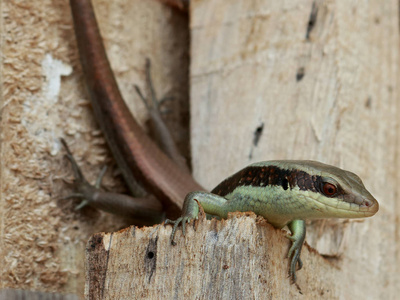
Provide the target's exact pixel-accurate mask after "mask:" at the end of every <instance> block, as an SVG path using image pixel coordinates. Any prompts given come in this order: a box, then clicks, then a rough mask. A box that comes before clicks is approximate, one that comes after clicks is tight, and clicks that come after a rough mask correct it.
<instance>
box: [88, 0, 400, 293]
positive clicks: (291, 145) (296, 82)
mask: <svg viewBox="0 0 400 300" xmlns="http://www.w3.org/2000/svg"><path fill="white" fill-rule="evenodd" d="M397 8H398V3H397V2H396V1H386V2H384V3H383V2H381V1H369V2H363V3H359V2H358V3H349V2H348V1H314V2H312V1H295V2H285V1H268V0H262V1H247V0H234V1H211V0H203V1H193V2H192V7H191V14H192V15H191V38H192V43H191V45H192V55H191V58H192V61H191V107H192V111H191V122H192V149H193V158H194V160H193V166H194V172H195V175H196V177H197V178H198V179H199V180H200V181H201V182H202V183H204V184H205V185H206V186H207V187H209V188H212V187H213V186H215V185H216V183H218V182H219V181H221V180H222V179H223V178H224V177H226V176H227V175H229V174H231V173H233V172H234V171H236V170H237V169H240V168H241V167H243V166H245V165H246V164H248V163H250V162H253V161H257V160H267V159H315V160H320V161H323V162H326V163H330V164H335V165H337V166H339V167H343V168H345V169H348V170H351V171H354V172H355V173H357V174H359V175H360V176H361V177H362V178H363V180H364V183H365V185H366V186H367V188H368V189H369V190H370V191H371V192H372V194H374V195H375V196H376V198H377V199H378V200H379V201H380V207H381V209H380V212H379V213H378V214H377V216H375V217H373V218H371V219H368V220H365V221H334V220H329V221H323V222H313V224H311V225H313V226H308V227H309V228H308V232H309V235H308V236H309V237H308V238H307V240H308V241H309V242H310V243H312V244H313V245H314V246H315V248H316V250H314V248H311V247H307V246H306V247H304V250H303V252H302V260H303V262H304V267H303V269H302V270H301V271H298V286H295V285H290V283H289V279H288V278H287V260H286V259H285V254H286V251H287V249H288V247H289V242H288V241H287V240H286V239H285V236H284V233H283V232H282V231H281V230H276V229H274V228H272V227H271V226H269V225H268V224H267V223H266V222H265V221H263V220H261V221H260V220H259V221H258V222H257V221H256V220H255V217H254V216H253V217H251V216H250V217H238V215H237V214H235V216H234V217H233V218H231V219H229V220H227V221H224V220H223V221H216V220H212V221H204V220H200V221H198V222H196V223H195V224H194V227H193V226H189V232H188V234H187V236H186V237H185V238H182V236H181V234H180V233H178V236H177V242H178V245H177V246H176V247H172V246H170V245H169V243H168V237H169V234H170V230H171V229H170V227H160V228H158V229H153V228H142V229H137V228H134V227H131V228H130V229H129V230H125V231H121V232H117V233H113V234H108V235H103V240H104V242H103V243H97V244H96V245H97V247H100V248H101V251H100V250H99V252H101V253H106V254H107V257H108V258H109V260H108V263H107V266H104V265H103V269H102V271H103V272H105V273H106V276H105V277H106V279H105V281H104V284H103V286H102V287H101V288H102V290H103V291H104V294H103V296H104V298H105V299H112V298H115V297H126V298H129V297H133V298H134V297H141V298H144V299H151V298H157V297H164V298H189V299H191V298H195V299H196V298H201V299H203V298H227V299H230V298H239V299H242V298H244V299H247V298H248V299H254V298H255V299H259V298H261V299H263V298H273V299H296V298H303V297H304V296H305V297H307V298H310V299H320V298H328V299H353V298H354V299H361V298H362V299H364V298H371V299H378V298H385V299H386V298H388V299H390V298H396V296H397V287H398V286H399V281H400V273H399V271H398V270H397V266H398V265H399V262H400V257H399V255H400V254H399V253H400V251H398V249H399V246H400V245H399V243H400V242H399V241H400V239H399V231H398V230H397V229H396V228H397V227H398V218H397V217H396V212H397V211H399V204H398V201H396V199H397V197H396V195H397V194H398V192H399V186H398V184H397V182H398V180H399V175H398V172H397V170H398V168H399V162H398V159H397V157H398V154H399V153H398V150H397V148H398V140H399V138H398V135H399V132H398V121H397V118H398V117H397V116H398V113H399V104H398V101H397V98H398V95H399V90H398V86H399V71H398V68H399V67H398V66H399V53H398V44H399V38H398V37H399V32H398V31H399V29H398V9H397ZM255 134H257V135H258V136H259V139H258V143H255V142H254V140H255ZM388 241H389V243H388ZM89 245H90V244H89ZM383 245H384V246H383ZM149 249H151V250H149ZM104 255H105V254H104ZM90 257H91V256H90V254H89V253H88V258H90ZM88 278H91V274H90V273H88ZM89 287H90V285H89V286H87V289H88V288H89ZM300 290H301V292H302V293H303V295H301V294H300Z"/></svg>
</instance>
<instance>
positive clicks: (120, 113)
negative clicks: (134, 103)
mask: <svg viewBox="0 0 400 300" xmlns="http://www.w3.org/2000/svg"><path fill="white" fill-rule="evenodd" d="M70 3H71V8H72V13H73V17H74V26H75V32H76V36H77V41H78V48H79V53H80V57H81V61H82V66H83V70H84V73H85V77H86V83H87V86H88V88H89V93H90V96H91V100H92V106H93V110H94V113H95V117H96V119H97V121H98V123H99V124H100V127H101V128H102V130H103V132H104V135H105V137H106V140H107V142H108V144H109V146H110V149H111V151H112V153H113V155H114V157H115V159H116V161H117V163H118V165H119V167H120V169H121V170H122V173H123V175H124V178H125V180H126V181H127V184H128V185H129V187H130V189H131V191H132V193H133V195H138V196H141V194H142V193H143V192H142V190H141V189H140V188H138V187H137V186H136V185H134V184H133V182H135V179H138V180H139V182H140V184H142V185H143V186H144V188H145V189H146V190H148V191H150V192H151V193H152V194H154V195H155V196H156V197H157V198H158V199H160V200H161V201H162V202H163V204H164V205H165V208H166V209H171V208H170V207H171V206H172V207H173V210H175V211H176V210H177V209H179V208H180V207H181V206H182V203H183V199H185V201H184V203H183V204H184V205H183V214H182V217H181V218H179V219H177V220H176V221H170V220H167V221H166V223H174V227H173V230H172V233H171V243H174V236H175V233H176V229H177V226H178V225H179V224H182V227H183V228H182V229H183V233H184V231H185V224H186V223H187V222H190V221H191V220H193V219H196V218H197V217H198V212H199V207H198V204H200V205H201V206H202V207H203V209H204V211H205V212H206V213H210V214H213V215H217V216H220V217H222V218H225V217H226V216H227V214H228V212H233V211H253V212H255V213H256V214H258V215H261V216H263V217H264V218H266V219H267V220H268V221H269V222H270V223H271V224H272V225H274V226H275V227H277V228H282V227H283V226H285V225H287V226H288V227H289V229H290V231H291V232H292V235H288V238H289V239H290V240H291V241H292V246H291V248H290V250H289V253H288V256H289V257H290V258H291V262H290V267H289V274H290V276H291V278H292V280H293V281H295V280H296V274H295V271H296V266H298V267H299V268H301V266H302V263H301V260H300V252H301V248H302V245H303V242H304V239H305V222H304V220H306V219H315V218H318V219H320V218H364V217H369V216H372V215H374V214H375V213H376V212H377V211H378V209H379V205H378V202H377V201H376V200H375V199H374V197H372V195H371V194H370V193H369V192H368V191H367V190H366V188H365V187H364V185H363V183H362V182H361V180H360V179H359V178H358V177H357V176H356V175H355V174H353V173H351V172H348V171H344V170H342V169H339V168H336V167H333V166H329V165H325V164H322V163H318V162H314V161H270V162H260V163H257V164H253V165H250V166H248V167H246V168H245V169H243V170H241V171H239V172H238V173H236V174H234V175H232V176H231V177H229V178H227V179H226V180H224V181H223V182H222V183H221V184H219V185H218V186H217V187H216V188H215V189H214V190H212V191H211V193H207V192H204V189H203V188H202V187H201V186H200V185H199V184H198V183H197V182H196V181H195V180H194V179H193V178H192V177H191V176H190V174H188V173H187V172H186V171H185V170H182V169H181V168H179V167H178V166H177V165H176V164H175V163H174V162H173V161H172V160H171V159H169V158H168V157H167V156H166V155H165V154H164V153H162V151H161V150H160V149H159V148H158V147H157V146H156V145H155V144H154V143H153V142H152V141H151V140H150V139H149V138H148V137H147V135H146V134H145V133H144V132H143V131H142V129H141V128H140V127H139V125H138V124H137V122H136V121H135V119H134V118H133V116H132V115H131V114H130V113H129V110H128V108H127V106H126V104H125V103H124V101H123V99H122V97H121V94H120V92H119V90H118V86H117V83H116V81H115V78H114V76H113V73H112V71H111V68H110V65H109V63H108V60H107V57H106V53H105V50H104V46H103V44H102V41H101V36H100V33H99V30H98V27H97V23H96V20H95V16H94V13H93V8H92V6H91V3H90V1H89V0H70ZM138 189H139V192H138ZM185 196H186V198H185ZM115 200H116V199H114V201H115Z"/></svg>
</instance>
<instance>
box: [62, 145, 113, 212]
mask: <svg viewBox="0 0 400 300" xmlns="http://www.w3.org/2000/svg"><path fill="white" fill-rule="evenodd" d="M60 141H61V143H62V144H63V146H64V148H65V151H66V152H67V154H66V157H67V158H68V160H69V162H70V163H71V167H72V171H73V173H74V181H73V186H74V189H75V192H74V193H71V194H69V195H67V196H65V197H62V198H61V199H63V200H65V199H72V198H78V199H82V202H81V203H80V204H78V205H77V206H76V207H75V210H80V209H82V208H84V207H85V206H87V205H89V204H90V202H91V199H92V198H93V195H94V194H95V192H96V191H97V190H98V189H99V188H100V186H101V181H102V180H103V177H104V174H105V172H106V170H107V167H103V169H102V170H101V172H100V174H99V177H98V178H97V180H96V183H95V184H94V185H91V184H90V183H89V182H88V181H87V180H86V178H85V176H84V175H83V173H82V171H81V169H80V168H79V166H78V164H77V162H76V160H75V158H74V156H73V155H72V152H71V150H70V149H69V147H68V144H67V142H66V141H65V140H64V139H63V138H61V139H60Z"/></svg>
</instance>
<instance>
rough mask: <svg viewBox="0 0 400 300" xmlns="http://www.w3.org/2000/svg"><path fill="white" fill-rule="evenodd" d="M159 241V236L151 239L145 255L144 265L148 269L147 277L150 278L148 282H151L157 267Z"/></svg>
mask: <svg viewBox="0 0 400 300" xmlns="http://www.w3.org/2000/svg"><path fill="white" fill-rule="evenodd" d="M157 242H158V237H156V238H155V239H151V240H149V244H148V245H147V249H146V254H145V257H144V265H145V270H146V277H147V278H148V279H147V280H148V283H150V281H151V278H152V277H153V274H154V272H155V270H156V267H157Z"/></svg>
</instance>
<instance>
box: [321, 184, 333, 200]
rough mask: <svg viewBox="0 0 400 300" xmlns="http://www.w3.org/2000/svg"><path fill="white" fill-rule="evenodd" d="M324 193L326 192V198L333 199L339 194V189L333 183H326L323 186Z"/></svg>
mask: <svg viewBox="0 0 400 300" xmlns="http://www.w3.org/2000/svg"><path fill="white" fill-rule="evenodd" d="M322 191H323V192H324V194H325V196H328V197H332V196H334V195H335V194H336V192H337V187H336V186H335V185H333V184H332V183H329V182H325V183H324V185H323V186H322Z"/></svg>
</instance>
